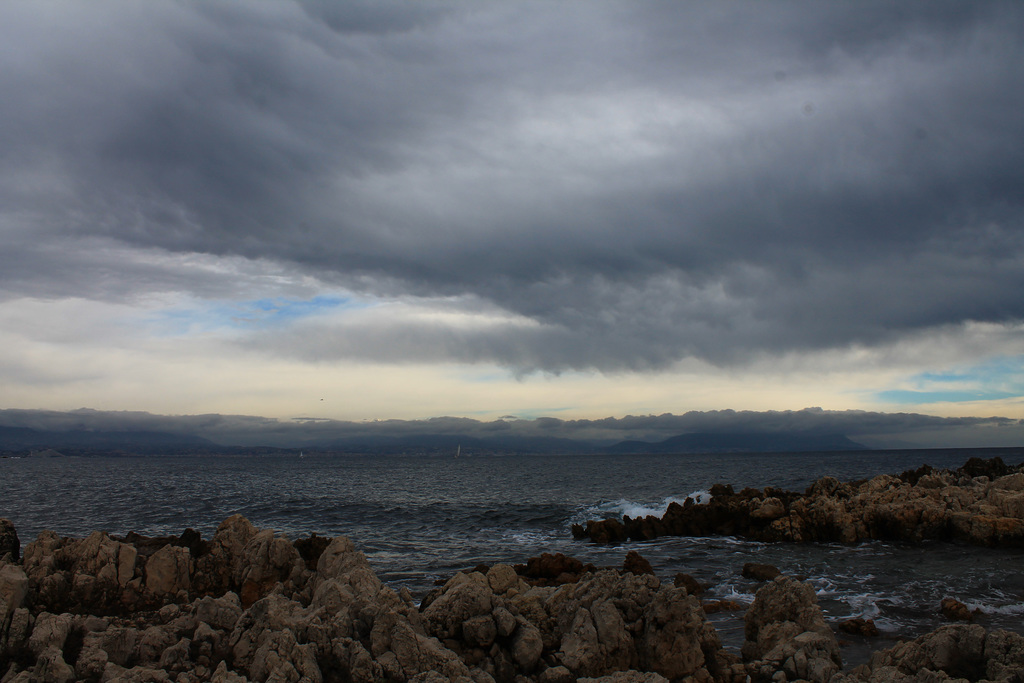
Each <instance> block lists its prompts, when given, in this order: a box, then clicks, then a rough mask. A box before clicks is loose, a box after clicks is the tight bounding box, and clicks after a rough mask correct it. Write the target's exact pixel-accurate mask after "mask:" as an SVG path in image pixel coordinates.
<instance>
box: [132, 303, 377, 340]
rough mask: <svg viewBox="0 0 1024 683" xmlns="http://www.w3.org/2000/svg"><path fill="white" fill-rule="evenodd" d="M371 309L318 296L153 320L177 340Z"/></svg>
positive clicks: (221, 306)
mask: <svg viewBox="0 0 1024 683" xmlns="http://www.w3.org/2000/svg"><path fill="white" fill-rule="evenodd" d="M369 305H370V304H366V303H363V302H360V301H358V300H356V299H353V298H351V297H344V296H316V297H313V298H312V299H288V298H284V297H272V298H265V299H254V300H252V301H234V302H216V303H212V304H210V305H207V306H196V307H193V308H172V309H168V310H165V311H161V312H160V313H158V314H156V315H155V316H153V317H152V318H151V320H152V321H153V322H156V323H157V324H159V325H161V326H162V327H164V329H165V331H166V333H167V334H170V335H174V336H177V335H185V334H190V333H198V332H209V331H212V330H223V329H253V328H267V327H278V326H284V325H287V324H288V323H291V322H294V321H296V320H301V319H303V318H309V317H313V316H316V315H320V314H323V313H327V312H329V311H336V310H340V309H357V308H367V307H369Z"/></svg>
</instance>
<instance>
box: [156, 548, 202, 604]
mask: <svg viewBox="0 0 1024 683" xmlns="http://www.w3.org/2000/svg"><path fill="white" fill-rule="evenodd" d="M191 577H192V554H191V553H190V552H189V550H188V548H182V547H180V546H173V545H165V546H164V547H163V548H161V549H160V550H158V551H156V552H155V553H154V554H153V555H152V557H150V558H149V561H147V562H146V590H148V591H149V592H151V593H153V594H154V595H156V596H159V597H161V598H163V597H168V596H175V595H177V593H178V591H187V590H188V588H189V586H190V584H191Z"/></svg>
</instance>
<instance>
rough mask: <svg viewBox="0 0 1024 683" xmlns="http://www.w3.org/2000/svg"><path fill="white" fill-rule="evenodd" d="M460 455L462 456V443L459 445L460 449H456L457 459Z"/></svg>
mask: <svg viewBox="0 0 1024 683" xmlns="http://www.w3.org/2000/svg"><path fill="white" fill-rule="evenodd" d="M460 455H462V444H461V443H460V444H459V447H458V448H456V449H455V457H456V458H457V457H459V456H460Z"/></svg>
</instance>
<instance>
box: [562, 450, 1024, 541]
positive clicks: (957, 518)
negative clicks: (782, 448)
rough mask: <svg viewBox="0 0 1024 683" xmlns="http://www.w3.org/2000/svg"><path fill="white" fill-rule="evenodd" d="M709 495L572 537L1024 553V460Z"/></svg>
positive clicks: (592, 526)
mask: <svg viewBox="0 0 1024 683" xmlns="http://www.w3.org/2000/svg"><path fill="white" fill-rule="evenodd" d="M711 493H712V496H711V499H710V501H709V502H707V503H704V504H696V503H695V502H694V501H693V500H691V499H687V501H686V503H685V504H684V505H679V504H677V503H672V504H670V505H669V507H668V509H667V510H666V512H665V514H664V515H663V516H662V517H661V519H658V518H656V517H650V516H649V517H645V518H642V519H631V518H629V517H623V519H622V521H621V522H620V521H619V520H615V519H608V520H596V521H595V520H591V521H588V522H587V523H586V525H574V526H573V535H574V537H576V538H590V539H591V540H592V541H594V542H595V543H619V542H622V541H625V540H627V539H633V540H647V539H651V538H655V537H657V536H663V535H676V536H713V535H736V536H743V537H747V538H752V539H755V540H760V541H769V542H777V541H789V542H809V541H816V542H841V543H855V542H857V541H861V540H867V539H882V540H895V541H904V542H915V543H916V542H921V541H924V540H926V539H936V540H961V541H966V542H968V543H972V544H976V545H987V546H1001V547H1002V546H1005V547H1024V464H1021V465H1018V466H1017V467H1008V466H1006V465H1005V464H1003V463H1002V461H1001V460H999V459H998V458H995V459H993V460H991V461H980V460H976V459H972V460H971V461H968V463H967V464H965V465H964V467H962V468H960V469H958V470H956V471H954V472H949V471H936V470H934V469H932V468H930V467H927V466H925V467H922V468H919V469H918V470H915V471H912V472H905V473H903V474H902V475H901V476H900V477H895V476H891V475H879V476H877V477H874V478H872V479H870V480H868V481H865V482H852V483H842V482H839V481H838V480H836V479H835V478H833V477H824V478H822V479H820V480H818V481H816V482H814V483H813V484H812V485H811V486H810V487H808V489H807V491H806V492H805V493H803V494H799V493H794V492H789V491H782V490H780V489H774V488H770V487H769V488H766V489H765V490H764V491H759V490H757V489H744V490H743V491H741V492H740V493H739V494H737V493H735V492H734V491H733V489H732V487H731V486H726V485H721V484H716V485H715V486H713V487H712V489H711Z"/></svg>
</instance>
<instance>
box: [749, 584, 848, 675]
mask: <svg viewBox="0 0 1024 683" xmlns="http://www.w3.org/2000/svg"><path fill="white" fill-rule="evenodd" d="M744 637H745V641H744V643H743V648H742V653H743V659H744V660H745V661H747V662H748V663H749V664H748V668H749V669H750V670H752V671H753V672H755V674H756V677H758V678H771V677H772V676H773V675H774V674H775V673H776V672H779V671H782V672H784V673H785V675H786V676H787V677H789V678H800V679H805V680H809V681H813V682H814V683H825V682H826V681H828V680H829V679H830V678H831V677H832V676H833V675H835V674H836V673H837V672H838V671H839V668H840V667H841V666H842V661H841V659H840V656H839V643H838V642H837V641H836V638H835V635H834V634H833V633H832V630H831V629H830V628H829V627H828V625H827V624H826V623H825V619H824V617H823V616H822V614H821V609H820V608H819V607H818V603H817V599H816V598H815V595H814V588H813V587H812V586H811V585H810V584H807V583H801V582H800V581H797V580H796V579H793V578H791V577H788V576H779V577H776V578H775V579H773V580H772V581H770V582H768V583H766V584H765V585H764V586H762V587H761V588H760V589H759V590H758V591H757V594H756V596H755V598H754V602H753V604H752V605H751V606H750V609H749V610H748V611H747V614H746V616H745V617H744Z"/></svg>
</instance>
